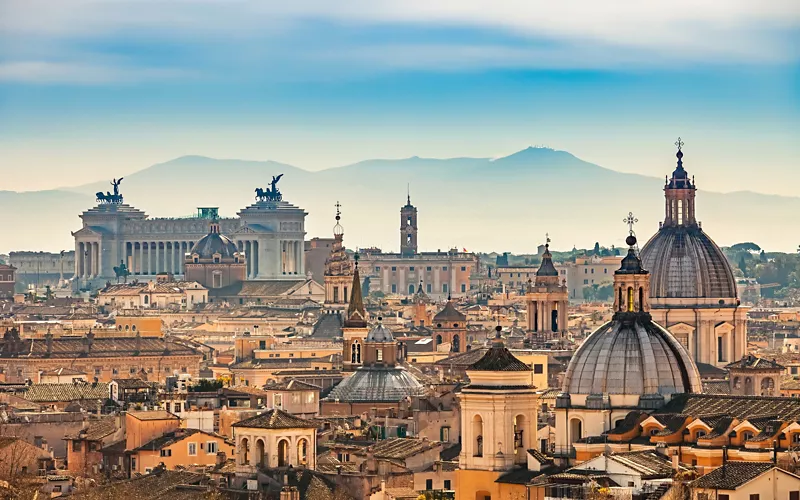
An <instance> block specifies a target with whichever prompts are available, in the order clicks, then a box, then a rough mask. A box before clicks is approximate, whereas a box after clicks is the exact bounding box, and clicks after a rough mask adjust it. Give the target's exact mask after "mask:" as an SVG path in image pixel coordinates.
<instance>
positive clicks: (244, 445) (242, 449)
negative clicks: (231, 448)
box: [239, 438, 250, 465]
mask: <svg viewBox="0 0 800 500" xmlns="http://www.w3.org/2000/svg"><path fill="white" fill-rule="evenodd" d="M249 451H250V441H248V440H247V438H244V439H242V441H241V442H240V443H239V462H240V464H241V465H250V456H249V454H248V452H249Z"/></svg>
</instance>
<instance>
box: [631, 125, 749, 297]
mask: <svg viewBox="0 0 800 500" xmlns="http://www.w3.org/2000/svg"><path fill="white" fill-rule="evenodd" d="M676 145H677V146H678V152H677V154H676V156H677V158H678V165H677V167H676V168H675V170H674V171H673V173H672V177H670V178H667V180H666V184H665V186H664V196H665V198H666V204H665V207H666V213H665V216H664V222H662V223H661V226H660V228H659V230H658V232H657V233H656V234H655V235H653V237H652V238H650V241H648V242H647V244H645V246H644V247H643V248H642V252H641V256H642V262H643V263H644V266H645V267H646V268H647V269H649V270H650V272H651V273H652V279H651V282H650V296H651V298H653V299H660V298H678V299H681V298H713V299H723V300H724V299H736V280H735V278H734V276H733V271H732V269H731V266H730V264H729V263H728V260H727V259H726V258H725V254H723V253H722V250H721V249H720V248H719V247H718V246H717V244H716V243H714V240H712V239H711V238H710V237H709V236H708V235H707V234H706V233H705V232H704V231H703V229H702V228H701V227H700V224H699V223H698V222H697V219H696V217H695V193H696V187H695V183H694V180H693V179H690V178H689V174H688V173H687V172H686V170H685V169H684V167H683V151H682V150H681V148H682V146H683V142H682V141H681V140H680V139H678V142H676Z"/></svg>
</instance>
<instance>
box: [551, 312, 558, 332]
mask: <svg viewBox="0 0 800 500" xmlns="http://www.w3.org/2000/svg"><path fill="white" fill-rule="evenodd" d="M550 323H551V327H552V330H553V331H554V332H557V331H558V309H553V311H552V312H551V313H550Z"/></svg>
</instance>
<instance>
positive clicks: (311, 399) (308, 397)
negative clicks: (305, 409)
mask: <svg viewBox="0 0 800 500" xmlns="http://www.w3.org/2000/svg"><path fill="white" fill-rule="evenodd" d="M313 402H314V393H313V392H309V393H308V395H306V403H313Z"/></svg>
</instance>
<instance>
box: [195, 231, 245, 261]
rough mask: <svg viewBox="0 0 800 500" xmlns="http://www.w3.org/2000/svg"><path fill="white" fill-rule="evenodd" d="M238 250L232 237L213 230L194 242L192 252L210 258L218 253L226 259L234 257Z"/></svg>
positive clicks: (203, 257) (202, 257)
mask: <svg viewBox="0 0 800 500" xmlns="http://www.w3.org/2000/svg"><path fill="white" fill-rule="evenodd" d="M238 251H239V249H238V248H236V244H235V243H234V242H233V241H232V240H231V239H230V238H228V237H227V236H223V235H221V234H219V233H216V232H212V233H209V234H207V235H205V236H203V237H202V238H200V240H198V242H197V243H195V244H194V246H193V247H192V250H191V252H190V253H192V254H197V255H199V256H200V258H201V259H210V258H212V257H213V256H214V254H216V253H218V254H220V255H221V257H222V258H223V259H225V258H233V254H235V253H236V252H238Z"/></svg>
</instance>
